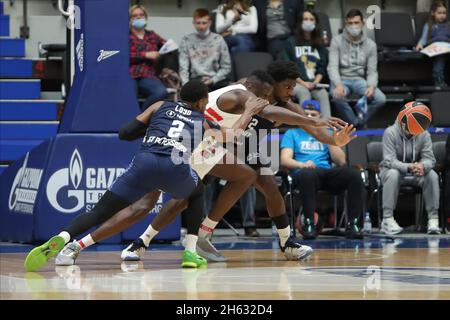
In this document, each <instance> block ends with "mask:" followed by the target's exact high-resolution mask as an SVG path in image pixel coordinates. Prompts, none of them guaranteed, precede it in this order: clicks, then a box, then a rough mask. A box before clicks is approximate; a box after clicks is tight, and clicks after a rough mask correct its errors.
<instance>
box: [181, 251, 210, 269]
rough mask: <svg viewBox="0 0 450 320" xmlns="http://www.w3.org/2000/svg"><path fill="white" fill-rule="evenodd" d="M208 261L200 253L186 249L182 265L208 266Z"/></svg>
mask: <svg viewBox="0 0 450 320" xmlns="http://www.w3.org/2000/svg"><path fill="white" fill-rule="evenodd" d="M207 265H208V262H207V261H206V259H205V258H203V257H201V256H199V255H198V253H196V252H192V251H189V250H184V252H183V257H182V259H181V267H183V268H202V267H206V266H207Z"/></svg>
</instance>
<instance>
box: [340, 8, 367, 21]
mask: <svg viewBox="0 0 450 320" xmlns="http://www.w3.org/2000/svg"><path fill="white" fill-rule="evenodd" d="M353 17H361V21H364V16H363V14H362V12H361V10H358V9H350V11H349V12H347V15H346V16H345V20H348V19H350V18H353Z"/></svg>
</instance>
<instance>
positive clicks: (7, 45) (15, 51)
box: [0, 38, 25, 57]
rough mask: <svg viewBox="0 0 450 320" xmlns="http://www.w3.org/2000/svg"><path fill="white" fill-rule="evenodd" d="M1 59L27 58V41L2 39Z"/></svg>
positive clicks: (0, 44)
mask: <svg viewBox="0 0 450 320" xmlns="http://www.w3.org/2000/svg"><path fill="white" fill-rule="evenodd" d="M0 57H25V39H13V38H0Z"/></svg>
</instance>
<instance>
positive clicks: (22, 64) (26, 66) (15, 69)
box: [0, 59, 33, 78]
mask: <svg viewBox="0 0 450 320" xmlns="http://www.w3.org/2000/svg"><path fill="white" fill-rule="evenodd" d="M32 76H33V61H32V60H30V59H0V77H3V78H31V77H32Z"/></svg>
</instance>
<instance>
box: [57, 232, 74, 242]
mask: <svg viewBox="0 0 450 320" xmlns="http://www.w3.org/2000/svg"><path fill="white" fill-rule="evenodd" d="M58 236H60V237H62V238H63V239H64V244H67V242H69V241H70V238H71V237H70V234H69V233H68V232H67V231H63V232H61V233H60V234H58Z"/></svg>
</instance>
